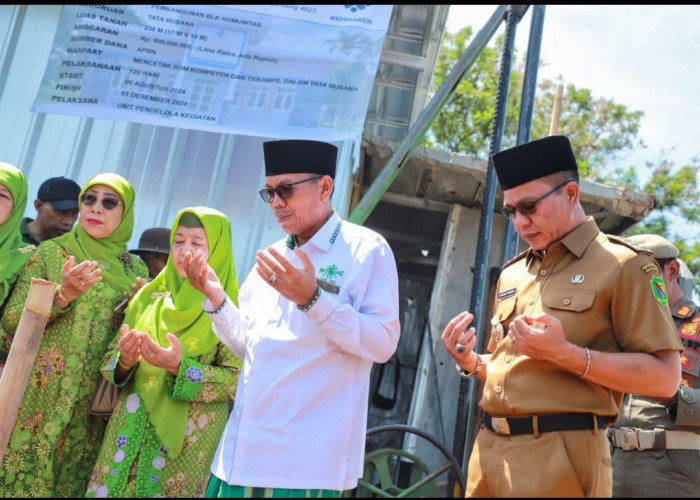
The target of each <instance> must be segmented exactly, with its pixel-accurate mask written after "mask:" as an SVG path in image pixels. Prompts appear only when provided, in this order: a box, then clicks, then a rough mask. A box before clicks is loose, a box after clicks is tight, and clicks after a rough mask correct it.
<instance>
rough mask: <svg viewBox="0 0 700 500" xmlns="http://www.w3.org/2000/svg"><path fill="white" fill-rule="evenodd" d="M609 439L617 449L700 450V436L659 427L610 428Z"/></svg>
mask: <svg viewBox="0 0 700 500" xmlns="http://www.w3.org/2000/svg"><path fill="white" fill-rule="evenodd" d="M607 432H608V439H610V442H611V443H612V445H613V446H614V447H615V448H621V449H623V450H624V451H631V450H639V451H644V450H700V434H697V433H695V432H690V431H673V430H667V429H663V428H661V427H657V428H655V429H648V430H645V429H638V428H636V427H620V428H619V429H617V428H614V427H610V428H609V429H608V430H607Z"/></svg>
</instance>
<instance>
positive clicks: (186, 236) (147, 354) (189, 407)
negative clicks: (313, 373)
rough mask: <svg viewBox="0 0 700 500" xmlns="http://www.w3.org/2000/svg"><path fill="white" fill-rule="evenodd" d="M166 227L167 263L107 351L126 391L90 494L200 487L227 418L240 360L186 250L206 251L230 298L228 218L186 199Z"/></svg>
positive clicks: (179, 491)
mask: <svg viewBox="0 0 700 500" xmlns="http://www.w3.org/2000/svg"><path fill="white" fill-rule="evenodd" d="M170 234H171V236H170V256H169V257H168V262H167V264H166V265H165V268H164V269H163V270H162V271H161V272H160V273H159V274H158V275H157V276H156V277H155V278H154V279H153V281H151V282H150V283H148V284H146V285H145V286H144V287H143V288H141V289H140V290H139V291H138V292H137V293H136V294H135V295H134V297H133V298H132V299H131V302H130V303H129V305H128V307H127V309H126V315H125V318H124V325H122V328H121V331H120V335H119V336H118V337H117V338H115V339H114V340H113V343H112V345H111V348H110V349H109V350H108V351H107V353H105V356H104V359H103V366H102V370H103V374H104V376H105V377H106V378H107V379H108V380H110V381H112V382H114V383H116V385H118V386H121V387H122V391H121V394H120V396H119V401H118V403H117V406H116V408H115V410H114V414H113V415H112V416H111V418H110V420H109V424H108V426H107V431H106V434H105V439H104V441H103V443H102V449H101V450H100V453H99V457H98V459H97V463H96V464H95V467H94V469H93V472H92V476H91V477H90V483H89V485H88V489H87V496H88V497H92V496H97V497H106V496H109V497H153V496H165V497H198V496H202V495H203V494H204V491H205V489H206V485H207V481H208V479H209V470H210V467H211V463H212V459H213V456H214V452H215V451H216V447H217V444H218V441H219V438H220V437H221V433H222V432H223V429H224V426H225V425H226V420H227V418H228V413H229V404H230V403H231V402H232V401H233V398H234V395H235V391H236V384H237V382H238V373H239V369H240V365H241V360H240V359H239V358H238V357H236V356H235V355H234V354H233V353H232V352H231V351H230V350H229V349H228V348H226V347H225V346H224V345H223V344H222V343H220V342H219V340H218V339H217V337H216V336H215V335H214V333H213V331H212V327H211V319H210V318H209V316H208V315H207V314H206V313H205V312H204V311H203V310H202V302H203V300H204V295H203V294H202V293H201V292H199V291H198V290H196V289H195V288H194V287H192V285H190V283H189V281H188V280H187V278H186V273H185V270H184V259H185V255H187V254H188V253H189V254H196V253H197V252H202V253H204V256H205V257H206V258H207V262H208V263H209V265H210V266H211V267H212V269H214V271H215V272H216V274H217V276H218V278H219V280H221V283H222V285H223V286H224V289H225V290H226V292H227V294H228V295H229V297H231V298H232V299H233V300H235V298H236V297H237V296H238V283H237V280H236V273H235V269H234V266H233V252H232V247H231V243H232V242H231V226H230V223H229V220H228V218H227V217H226V216H225V215H224V214H222V213H221V212H219V211H217V210H214V209H212V208H207V207H194V208H185V209H183V210H180V212H178V214H177V216H176V217H175V221H174V223H173V227H172V230H171V232H170Z"/></svg>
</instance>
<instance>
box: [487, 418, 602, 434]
mask: <svg viewBox="0 0 700 500" xmlns="http://www.w3.org/2000/svg"><path fill="white" fill-rule="evenodd" d="M535 418H536V419H537V430H538V432H551V431H574V430H585V429H593V428H594V421H595V422H597V424H598V429H605V426H606V418H605V417H600V416H597V415H594V414H593V413H556V414H551V415H533V416H530V417H492V416H491V415H489V414H488V413H484V418H483V419H482V422H483V423H484V425H485V426H486V428H487V429H489V430H490V431H492V432H495V433H497V434H502V435H504V436H508V435H511V434H534V433H535V431H534V425H533V423H534V421H535Z"/></svg>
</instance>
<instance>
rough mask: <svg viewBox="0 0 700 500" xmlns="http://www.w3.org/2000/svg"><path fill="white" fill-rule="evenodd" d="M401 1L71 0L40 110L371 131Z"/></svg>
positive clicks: (245, 130) (270, 128) (252, 127)
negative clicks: (382, 59) (168, 1)
mask: <svg viewBox="0 0 700 500" xmlns="http://www.w3.org/2000/svg"><path fill="white" fill-rule="evenodd" d="M391 9H392V6H391V5H226V6H225V5H206V6H200V5H190V6H187V5H65V6H64V7H63V12H62V14H61V18H60V21H59V25H58V29H57V30H56V36H55V39H54V44H53V48H52V51H51V54H50V56H49V61H48V64H47V67H46V71H45V73H44V78H43V80H42V83H41V86H40V88H39V91H38V94H37V97H36V99H35V101H34V104H33V105H32V108H31V109H32V111H35V112H38V113H57V114H66V115H77V116H85V117H90V118H105V119H109V120H125V121H130V122H138V123H145V124H150V125H160V126H166V127H178V128H188V129H196V130H205V131H211V132H219V133H230V134H243V135H253V136H264V137H277V138H295V139H317V140H325V141H336V140H344V139H348V138H354V137H357V136H358V135H360V134H361V133H362V129H363V125H364V120H365V116H366V114H367V105H368V102H369V99H370V95H371V92H372V86H373V83H374V77H375V74H376V71H377V65H378V63H379V56H380V54H381V51H382V46H383V43H384V37H385V35H386V31H387V27H388V25H389V19H390V17H391Z"/></svg>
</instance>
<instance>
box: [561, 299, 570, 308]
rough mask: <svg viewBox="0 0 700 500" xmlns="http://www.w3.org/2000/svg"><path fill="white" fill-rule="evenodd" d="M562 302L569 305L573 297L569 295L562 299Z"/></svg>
mask: <svg viewBox="0 0 700 500" xmlns="http://www.w3.org/2000/svg"><path fill="white" fill-rule="evenodd" d="M561 303H562V304H564V305H565V306H568V305H570V304H571V299H570V298H568V297H567V298H565V299H564V300H562V301H561Z"/></svg>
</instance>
